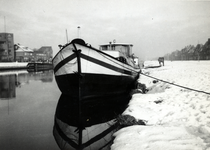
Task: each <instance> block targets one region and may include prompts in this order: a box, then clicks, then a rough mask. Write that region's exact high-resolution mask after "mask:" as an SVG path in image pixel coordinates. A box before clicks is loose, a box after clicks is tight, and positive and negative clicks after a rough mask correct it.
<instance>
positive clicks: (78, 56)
mask: <svg viewBox="0 0 210 150" xmlns="http://www.w3.org/2000/svg"><path fill="white" fill-rule="evenodd" d="M110 48H111V49H110ZM131 48H132V45H131V44H116V43H115V44H108V45H101V46H100V49H101V50H97V49H95V48H93V47H91V46H90V45H88V44H86V43H85V42H84V41H83V40H82V39H74V40H73V41H72V42H70V43H69V44H67V45H65V46H64V47H63V48H62V49H61V50H60V51H59V52H58V53H57V55H56V56H55V57H54V58H53V66H54V74H55V79H56V82H57V85H58V87H59V89H60V90H61V92H62V93H63V94H67V95H71V96H72V97H75V98H76V101H78V102H81V101H90V100H99V101H104V102H106V100H107V98H108V97H112V98H113V97H114V98H116V99H118V97H119V96H120V95H129V93H130V91H131V90H132V88H134V87H135V86H136V83H137V79H138V78H139V73H140V68H139V66H138V64H136V63H135V60H134V57H133V56H132V51H131ZM121 100H122V101H123V98H122V99H121Z"/></svg>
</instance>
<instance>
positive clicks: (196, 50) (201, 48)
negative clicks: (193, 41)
mask: <svg viewBox="0 0 210 150" xmlns="http://www.w3.org/2000/svg"><path fill="white" fill-rule="evenodd" d="M164 58H165V59H166V60H210V38H209V39H208V41H207V42H206V43H205V44H204V45H203V44H197V45H196V46H194V45H188V46H186V47H185V48H183V49H182V50H176V51H174V52H172V53H171V54H166V55H165V56H164Z"/></svg>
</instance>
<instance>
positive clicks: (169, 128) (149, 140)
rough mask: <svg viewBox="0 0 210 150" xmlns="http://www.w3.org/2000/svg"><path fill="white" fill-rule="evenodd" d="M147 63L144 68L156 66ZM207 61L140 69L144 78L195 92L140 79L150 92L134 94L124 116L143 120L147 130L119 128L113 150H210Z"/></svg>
mask: <svg viewBox="0 0 210 150" xmlns="http://www.w3.org/2000/svg"><path fill="white" fill-rule="evenodd" d="M157 65H159V64H158V62H157V61H147V62H145V66H157ZM209 66H210V61H173V62H171V61H166V62H165V66H162V67H159V68H148V69H143V70H142V72H143V74H146V75H149V76H152V77H155V78H158V79H160V80H164V81H167V82H169V83H173V84H177V85H181V86H185V87H188V88H191V89H195V90H198V91H204V92H207V93H206V94H205V93H202V92H197V91H193V90H189V89H185V88H181V87H177V86H175V85H172V84H169V83H165V82H162V81H160V80H159V81H158V82H153V81H154V80H155V79H152V78H149V77H147V76H144V75H141V77H140V79H139V82H140V83H143V84H146V87H147V88H148V89H149V92H147V93H146V94H141V93H138V94H134V95H133V97H132V100H131V101H130V103H129V106H128V108H127V109H126V110H125V111H124V113H123V114H124V115H131V116H133V117H135V118H136V119H137V120H144V121H145V123H146V126H143V125H134V126H130V127H126V128H122V129H120V130H119V131H117V132H116V133H115V134H114V136H115V139H114V143H113V144H112V146H111V149H112V150H131V149H132V150H139V149H141V150H163V149H167V150H210V94H208V93H210V82H209V81H210V69H209Z"/></svg>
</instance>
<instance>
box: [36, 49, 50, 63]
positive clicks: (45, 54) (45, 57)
mask: <svg viewBox="0 0 210 150" xmlns="http://www.w3.org/2000/svg"><path fill="white" fill-rule="evenodd" d="M34 58H35V61H37V62H39V61H41V62H51V61H52V58H53V50H52V47H51V46H42V47H41V48H40V49H38V50H35V51H34Z"/></svg>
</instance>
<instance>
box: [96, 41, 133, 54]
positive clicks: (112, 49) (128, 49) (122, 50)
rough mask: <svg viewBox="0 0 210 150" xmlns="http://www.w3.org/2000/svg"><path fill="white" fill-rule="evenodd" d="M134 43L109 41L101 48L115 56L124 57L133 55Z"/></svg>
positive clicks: (100, 47)
mask: <svg viewBox="0 0 210 150" xmlns="http://www.w3.org/2000/svg"><path fill="white" fill-rule="evenodd" d="M132 47H133V45H132V44H123V43H111V42H110V43H109V44H104V45H100V46H99V49H100V50H101V51H103V52H105V53H107V54H109V55H111V56H113V57H115V58H117V57H120V56H123V57H131V55H132Z"/></svg>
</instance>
